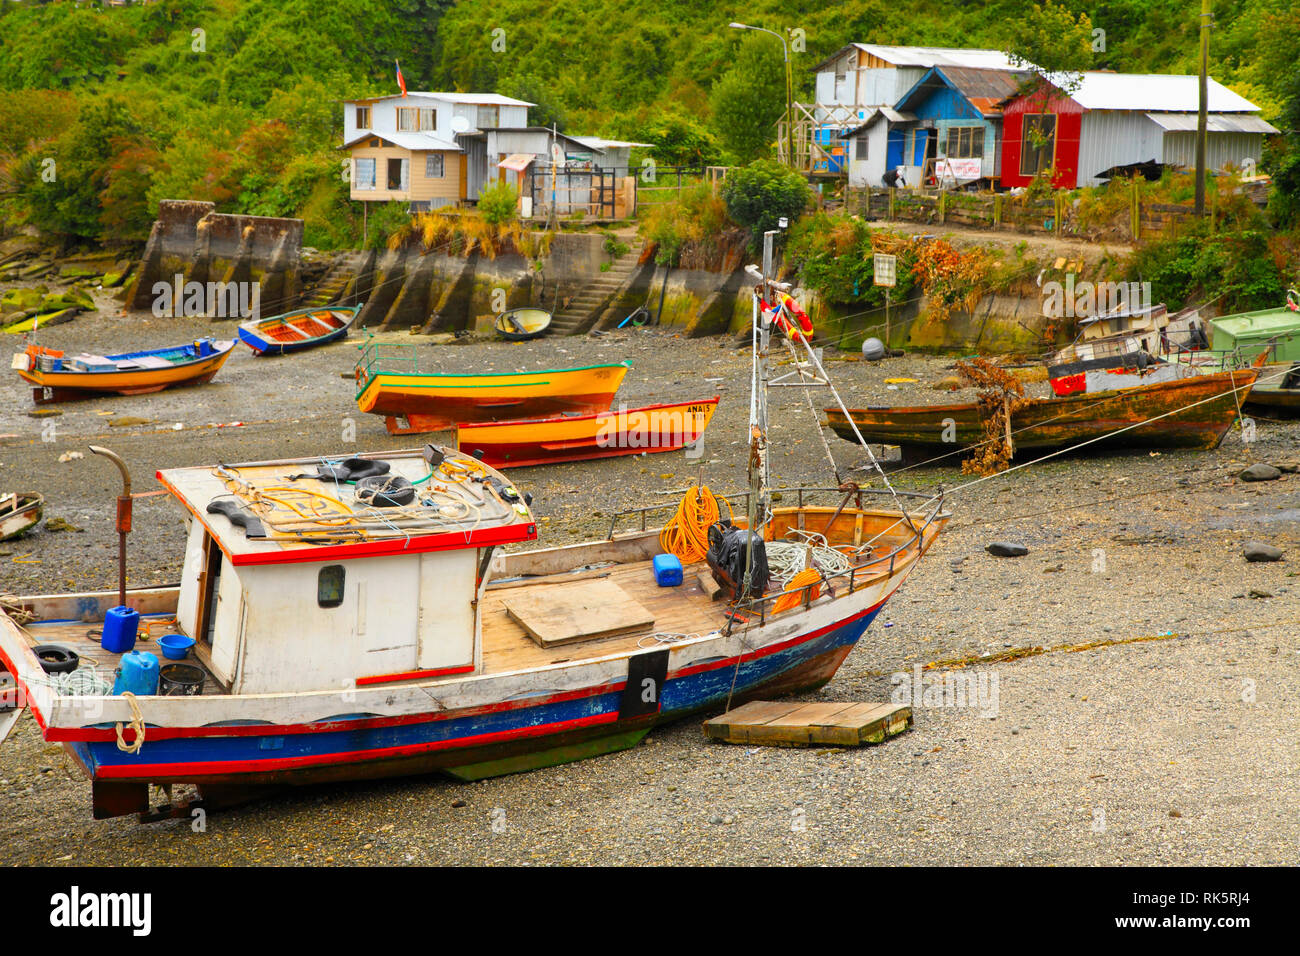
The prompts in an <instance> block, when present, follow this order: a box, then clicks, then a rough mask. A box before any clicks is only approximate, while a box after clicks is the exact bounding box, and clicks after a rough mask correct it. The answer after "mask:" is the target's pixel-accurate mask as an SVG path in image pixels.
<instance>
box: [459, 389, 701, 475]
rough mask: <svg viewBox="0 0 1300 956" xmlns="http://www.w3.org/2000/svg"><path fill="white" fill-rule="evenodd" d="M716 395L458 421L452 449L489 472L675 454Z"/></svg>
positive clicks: (695, 434)
mask: <svg viewBox="0 0 1300 956" xmlns="http://www.w3.org/2000/svg"><path fill="white" fill-rule="evenodd" d="M717 407H718V396H716V395H715V396H714V397H713V398H706V399H702V400H699V401H694V402H674V403H669V404H661V405H645V406H642V407H640V408H628V407H627V406H626V405H620V406H619V407H618V409H617V410H611V411H608V412H594V413H590V414H587V415H572V416H560V417H558V418H534V419H531V420H521V421H503V422H479V423H473V424H471V423H462V424H459V425H457V426H456V447H457V448H459V449H460V450H461V451H462V452H465V453H466V454H471V455H473V456H474V457H476V458H478V459H480V460H481V461H484V462H486V463H487V464H489V465H491V466H492V467H493V468H520V467H523V466H525V465H546V464H551V463H553V462H561V461H586V460H589V459H593V458H609V457H612V456H615V455H639V454H641V453H643V452H659V451H677V450H679V449H681V448H684V447H686V446H687V445H690V444H693V443H694V442H695V441H696V440H698V439H699V438H700V436H701V435H703V434H704V430H705V429H706V428H708V426H709V421H710V419H712V418H713V413H714V411H715V410H716V409H717Z"/></svg>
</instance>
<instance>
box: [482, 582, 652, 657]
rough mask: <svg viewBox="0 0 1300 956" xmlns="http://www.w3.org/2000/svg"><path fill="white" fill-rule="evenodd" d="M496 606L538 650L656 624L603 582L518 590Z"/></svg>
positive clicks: (626, 596) (614, 587) (638, 605)
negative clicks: (524, 633)
mask: <svg viewBox="0 0 1300 956" xmlns="http://www.w3.org/2000/svg"><path fill="white" fill-rule="evenodd" d="M501 603H502V605H503V606H504V607H505V609H506V613H507V614H509V615H510V616H511V617H512V618H514V619H515V620H516V621H518V622H519V623H520V624H521V625H522V626H523V628H524V630H526V631H527V632H528V635H529V636H530V637H531V638H532V639H533V640H534V641H536V642H537V643H538V644H540V645H541V646H542V647H554V646H556V645H558V644H569V643H571V642H573V641H588V640H594V639H596V638H601V637H615V636H618V635H621V634H632V633H635V632H638V631H644V630H647V629H648V628H650V627H653V626H654V622H655V618H654V615H653V614H652V613H650V611H649V610H647V609H646V607H645V606H644V605H643V604H641V603H640V602H639V601H637V600H635V599H634V598H633V597H632V596H631V595H630V594H628V593H627V592H626V591H624V590H623V589H622V588H621V587H619V586H618V585H617V584H615V583H614V582H613V581H608V580H595V581H582V582H575V583H573V584H556V585H552V586H550V587H542V588H530V589H526V590H525V589H521V590H520V591H519V592H518V593H515V594H510V595H509V596H506V597H503V598H502V599H501Z"/></svg>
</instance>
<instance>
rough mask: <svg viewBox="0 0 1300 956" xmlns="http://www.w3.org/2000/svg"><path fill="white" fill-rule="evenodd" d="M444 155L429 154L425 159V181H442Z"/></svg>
mask: <svg viewBox="0 0 1300 956" xmlns="http://www.w3.org/2000/svg"><path fill="white" fill-rule="evenodd" d="M444 158H445V157H444V156H443V155H442V153H429V154H428V155H426V156H425V157H424V178H425V179H442V177H443V175H444V172H443V168H444V167H443V159H444Z"/></svg>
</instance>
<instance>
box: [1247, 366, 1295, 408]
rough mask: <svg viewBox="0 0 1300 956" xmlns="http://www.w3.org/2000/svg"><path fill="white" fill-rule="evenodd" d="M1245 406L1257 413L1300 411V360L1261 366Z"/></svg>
mask: <svg viewBox="0 0 1300 956" xmlns="http://www.w3.org/2000/svg"><path fill="white" fill-rule="evenodd" d="M1243 406H1244V407H1245V409H1246V410H1247V411H1250V412H1255V413H1256V414H1260V413H1263V414H1270V413H1278V412H1281V413H1284V414H1295V413H1297V412H1300V362H1295V363H1294V364H1292V365H1290V366H1287V365H1266V366H1264V367H1263V368H1261V369H1260V371H1259V379H1258V380H1257V381H1256V382H1255V385H1254V387H1253V388H1251V390H1250V394H1249V395H1247V396H1246V398H1245V400H1244V402H1243Z"/></svg>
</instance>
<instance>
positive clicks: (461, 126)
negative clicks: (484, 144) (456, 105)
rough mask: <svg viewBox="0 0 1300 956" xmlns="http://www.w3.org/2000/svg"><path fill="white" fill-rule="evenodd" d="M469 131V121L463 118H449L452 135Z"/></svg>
mask: <svg viewBox="0 0 1300 956" xmlns="http://www.w3.org/2000/svg"><path fill="white" fill-rule="evenodd" d="M468 129H469V120H467V119H465V117H463V116H453V117H452V118H451V131H452V132H453V133H463V132H465V131H466V130H468Z"/></svg>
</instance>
